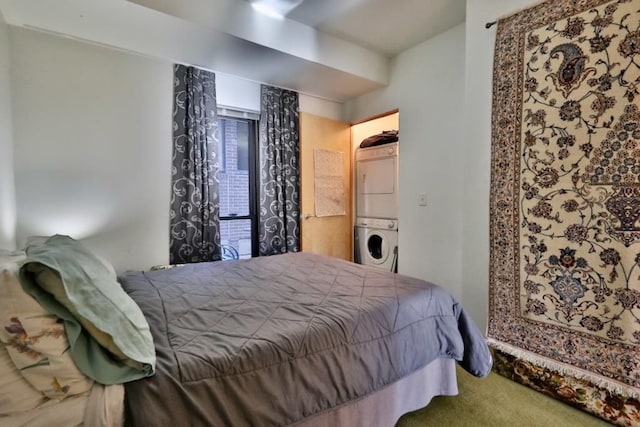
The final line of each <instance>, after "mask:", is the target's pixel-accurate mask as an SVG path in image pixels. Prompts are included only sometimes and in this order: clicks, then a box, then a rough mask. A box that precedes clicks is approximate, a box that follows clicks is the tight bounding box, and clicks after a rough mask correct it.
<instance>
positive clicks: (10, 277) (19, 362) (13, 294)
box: [0, 270, 93, 399]
mask: <svg viewBox="0 0 640 427" xmlns="http://www.w3.org/2000/svg"><path fill="white" fill-rule="evenodd" d="M0 341H2V343H3V344H4V347H5V348H6V351H7V352H8V354H9V356H10V357H11V360H12V361H13V363H14V365H15V367H16V368H17V369H18V370H19V371H20V373H21V374H22V376H23V377H24V378H25V379H26V380H27V381H28V382H29V383H30V384H31V386H32V387H33V388H34V389H35V390H38V391H39V392H41V393H42V394H43V395H44V396H46V397H47V398H49V399H63V398H65V397H67V396H71V395H75V394H80V393H84V392H86V391H88V390H90V389H91V386H92V385H93V381H92V380H91V379H89V378H87V377H86V376H85V375H84V374H83V373H82V372H80V370H78V368H77V366H76V364H75V363H74V361H73V359H72V358H71V354H70V353H69V351H68V350H69V342H68V341H67V336H66V334H65V330H64V325H63V323H62V322H61V321H60V319H58V318H57V316H54V315H52V314H50V313H48V312H47V311H45V310H44V309H43V308H42V307H41V306H40V305H39V304H38V303H37V302H36V301H35V300H34V299H33V298H31V297H30V296H29V295H27V294H26V293H25V292H24V291H23V290H22V287H21V286H20V283H19V282H18V279H17V277H16V276H15V274H14V273H12V272H11V271H10V270H4V271H2V272H1V276H0Z"/></svg>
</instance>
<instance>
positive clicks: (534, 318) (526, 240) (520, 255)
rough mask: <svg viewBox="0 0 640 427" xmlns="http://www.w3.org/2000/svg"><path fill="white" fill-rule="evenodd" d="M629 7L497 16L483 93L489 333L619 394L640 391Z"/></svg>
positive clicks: (610, 4)
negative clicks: (487, 128)
mask: <svg viewBox="0 0 640 427" xmlns="http://www.w3.org/2000/svg"><path fill="white" fill-rule="evenodd" d="M639 11H640V0H618V1H603V0H558V1H547V2H544V3H541V4H538V5H536V6H534V7H532V8H530V9H528V10H525V11H522V12H519V13H517V14H515V15H513V16H511V17H508V18H505V19H503V20H501V21H500V22H499V25H498V34H497V38H496V53H495V62H494V87H493V91H494V92H493V123H492V127H493V141H492V180H491V270H490V271H491V274H490V286H489V289H490V309H489V330H488V331H489V333H488V335H489V337H490V339H491V340H493V341H494V343H496V345H497V346H498V348H502V349H504V348H507V347H508V346H510V348H512V349H515V350H513V354H517V355H522V357H525V355H527V356H526V357H529V361H532V360H534V361H535V360H540V361H551V362H550V365H551V366H557V369H558V370H562V371H563V372H572V369H575V372H582V373H584V372H587V373H589V374H588V375H587V376H588V377H589V378H592V379H593V381H596V382H597V383H598V384H600V385H605V386H608V387H609V390H616V391H620V392H621V393H622V394H623V395H628V396H632V395H636V396H637V395H638V394H640V224H639V220H640V110H639V109H638V106H637V102H638V98H637V97H638V95H639V93H638V89H640V31H639V29H640V12H639ZM501 344H504V346H500V345H501ZM519 350H522V352H519ZM530 355H533V356H530ZM538 356H539V358H538V359H536V358H537V357H538ZM540 363H542V362H540ZM545 363H546V362H545ZM545 366H549V364H547V365H545ZM581 378H582V377H581ZM586 406H588V407H595V406H594V405H586Z"/></svg>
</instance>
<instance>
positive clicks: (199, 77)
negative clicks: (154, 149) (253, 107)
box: [169, 64, 221, 264]
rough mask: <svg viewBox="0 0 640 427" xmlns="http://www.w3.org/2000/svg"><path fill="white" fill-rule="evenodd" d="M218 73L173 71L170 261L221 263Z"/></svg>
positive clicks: (180, 67)
mask: <svg viewBox="0 0 640 427" xmlns="http://www.w3.org/2000/svg"><path fill="white" fill-rule="evenodd" d="M217 140H218V125H217V105H216V88H215V74H213V73H211V72H209V71H205V70H201V69H198V68H194V67H187V66H185V65H180V64H176V65H175V66H174V109H173V160H172V168H171V211H170V234H169V246H170V253H169V260H170V262H171V264H179V263H189V262H201V261H217V260H220V259H221V249H220V230H219V211H220V205H219V203H218V178H217V174H218V168H219V164H218V154H217V147H218V142H217Z"/></svg>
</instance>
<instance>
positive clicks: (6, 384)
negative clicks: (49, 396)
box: [0, 344, 45, 422]
mask: <svg viewBox="0 0 640 427" xmlns="http://www.w3.org/2000/svg"><path fill="white" fill-rule="evenodd" d="M44 401H45V397H44V396H43V395H42V393H40V392H39V391H38V390H36V389H35V388H33V387H32V386H31V384H29V383H28V382H27V380H25V379H24V377H23V376H22V375H21V374H20V372H18V369H16V367H15V365H14V364H13V361H12V360H11V358H10V357H9V353H7V350H6V349H5V346H4V344H0V415H9V414H12V413H14V412H21V411H28V410H31V409H34V408H36V407H37V406H38V405H40V404H41V403H43V402H44ZM1 421H2V419H1V418H0V422H1Z"/></svg>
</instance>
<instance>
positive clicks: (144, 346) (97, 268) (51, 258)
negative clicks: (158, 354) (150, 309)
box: [20, 235, 155, 384]
mask: <svg viewBox="0 0 640 427" xmlns="http://www.w3.org/2000/svg"><path fill="white" fill-rule="evenodd" d="M20 273H21V274H20V279H21V283H22V287H23V289H24V290H25V291H26V292H28V293H29V294H30V295H32V296H33V297H34V298H35V299H36V300H37V301H38V302H39V303H40V304H41V305H42V306H43V307H44V308H45V309H46V310H47V311H49V312H50V313H53V314H55V315H56V316H58V317H60V318H61V319H62V320H63V321H64V325H65V329H66V333H67V337H68V340H69V345H70V351H71V355H72V357H73V360H74V361H75V363H76V364H77V365H78V368H79V369H80V370H81V371H82V372H83V373H84V374H85V375H87V376H88V377H90V378H93V379H94V380H95V381H97V382H99V383H102V384H116V383H124V382H128V381H133V380H136V379H139V378H143V377H146V376H150V375H153V373H154V370H155V348H154V345H153V339H152V337H151V333H150V332H149V325H148V324H147V321H146V319H145V317H144V315H143V314H142V312H141V311H140V308H139V307H138V306H137V305H136V303H135V302H134V301H133V300H132V299H131V298H130V297H129V296H128V295H127V294H126V293H125V292H124V291H123V290H122V288H121V286H120V284H119V283H118V282H117V280H116V276H115V273H114V272H113V269H112V268H111V267H110V266H108V265H106V264H105V263H104V262H103V261H102V260H101V259H100V258H98V257H97V256H96V255H94V254H93V253H92V252H91V251H89V250H88V249H87V248H85V247H84V246H83V245H81V244H80V243H79V242H77V241H75V240H73V239H72V238H70V237H68V236H60V235H56V236H53V237H51V238H49V239H48V240H47V241H46V242H45V243H44V244H42V245H36V246H29V247H27V260H26V262H25V263H24V265H23V266H22V268H21V271H20Z"/></svg>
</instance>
